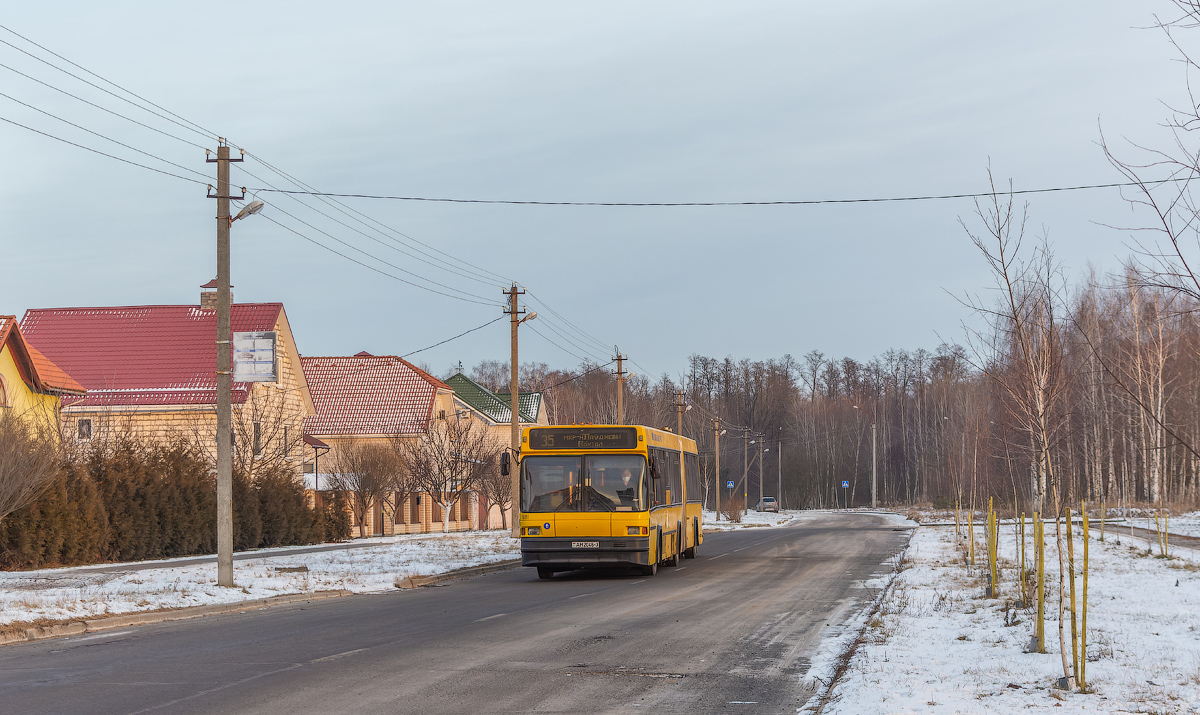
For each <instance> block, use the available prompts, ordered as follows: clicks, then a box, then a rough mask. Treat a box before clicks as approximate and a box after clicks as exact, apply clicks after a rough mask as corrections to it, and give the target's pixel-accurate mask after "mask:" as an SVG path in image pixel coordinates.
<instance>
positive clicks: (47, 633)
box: [0, 590, 353, 646]
mask: <svg viewBox="0 0 1200 715" xmlns="http://www.w3.org/2000/svg"><path fill="white" fill-rule="evenodd" d="M351 593H353V591H343V590H338V591H315V592H313V593H287V594H283V595H280V596H268V597H267V598H258V599H254V600H253V601H235V602H233V603H214V604H211V605H207V606H190V607H187V608H176V609H174V610H170V611H151V612H148V613H130V614H126V615H121V616H109V617H108V618H94V619H91V620H84V621H71V622H69V623H55V624H52V625H48V626H38V627H35V628H26V629H25V630H24V631H17V632H15V633H8V634H0V646H5V645H10V644H12V643H24V642H27V641H40V640H46V639H47V638H61V637H63V636H77V635H80V634H82V633H93V632H96V631H106V630H110V629H113V628H125V627H127V626H144V625H149V624H152V623H166V622H168V621H182V620H187V619H189V618H201V617H203V616H216V615H220V614H223V613H238V612H241V611H257V610H260V609H263V608H270V607H271V606H282V605H285V604H288V603H301V602H304V601H319V600H323V599H326V598H337V597H339V596H349V595H350V594H351Z"/></svg>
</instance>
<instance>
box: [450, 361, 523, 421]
mask: <svg viewBox="0 0 1200 715" xmlns="http://www.w3.org/2000/svg"><path fill="white" fill-rule="evenodd" d="M445 382H446V384H447V385H449V386H450V389H452V390H454V396H455V397H457V398H458V399H460V400H462V401H463V402H465V403H466V404H468V405H470V406H471V408H472V409H474V410H476V411H477V412H479V413H480V414H482V415H484V416H486V417H487V418H488V419H490V420H492V421H493V422H499V423H505V422H511V421H512V408H511V406H510V405H511V402H512V399H511V398H510V397H509V395H510V393H504V394H497V393H495V392H492V391H491V390H489V389H487V388H486V387H484V386H483V385H480V384H479V383H477V382H475V381H474V380H472V379H471V378H469V377H467V376H466V375H464V374H462V373H461V372H460V373H457V374H455V375H454V376H453V377H450V378H448V379H447V380H446V381H445ZM517 399H518V400H519V405H518V408H519V409H520V411H521V414H520V415H519V419H520V421H521V422H537V415H538V413H539V412H540V411H541V406H542V394H541V393H540V392H522V393H520V394H519V395H518V396H517Z"/></svg>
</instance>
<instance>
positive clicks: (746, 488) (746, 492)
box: [742, 430, 750, 511]
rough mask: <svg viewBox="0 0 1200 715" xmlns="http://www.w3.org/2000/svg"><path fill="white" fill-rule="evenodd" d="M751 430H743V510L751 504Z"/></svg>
mask: <svg viewBox="0 0 1200 715" xmlns="http://www.w3.org/2000/svg"><path fill="white" fill-rule="evenodd" d="M749 439H750V430H742V511H746V509H747V508H748V507H749V506H750V484H749V483H748V481H747V480H748V479H749V477H750V442H749V441H748V440H749Z"/></svg>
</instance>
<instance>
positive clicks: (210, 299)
mask: <svg viewBox="0 0 1200 715" xmlns="http://www.w3.org/2000/svg"><path fill="white" fill-rule="evenodd" d="M229 289H230V293H229V302H230V303H232V302H233V292H232V291H233V286H229ZM216 309H217V279H216V278H213V279H212V280H211V281H209V282H207V283H205V284H204V285H202V286H200V310H216Z"/></svg>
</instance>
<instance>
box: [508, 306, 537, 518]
mask: <svg viewBox="0 0 1200 715" xmlns="http://www.w3.org/2000/svg"><path fill="white" fill-rule="evenodd" d="M502 292H503V293H504V294H505V295H507V296H508V309H507V310H505V311H504V312H505V313H507V314H508V315H509V318H510V320H509V322H510V323H511V324H512V356H511V358H510V359H511V362H510V363H509V378H508V389H509V396H510V397H511V398H512V399H511V401H510V403H509V407H510V408H511V410H512V434H511V437H512V439H511V442H512V445H511V446H512V458H513V461H514V464H513V468H512V469H511V470H510V476H509V479H511V481H512V519H511V520H510V523H511V524H512V535H513V538H520V536H521V524H520V521H521V509H520V504H519V502H520V499H521V476H520V469H518V468H517V466H518V465H517V463H516V459H517V455H518V454H520V453H521V423H520V421H521V410H520V398H519V396H518V394H517V366H518V365H519V363H518V362H517V326H519V325H520V324H521V323H522V322H524V321H523V320H522V318H521V317H520V316H521V313H524V312H525V311H523V310H520V309H518V307H517V296H519V295H524V294H525V291H523V290H520V289H519V288H517V284H516V283H513V284H512V288H511V289H509V290H506V291H502ZM534 315H536V313H534Z"/></svg>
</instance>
